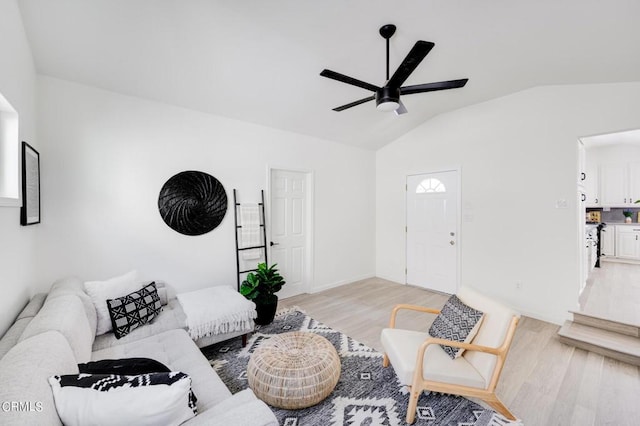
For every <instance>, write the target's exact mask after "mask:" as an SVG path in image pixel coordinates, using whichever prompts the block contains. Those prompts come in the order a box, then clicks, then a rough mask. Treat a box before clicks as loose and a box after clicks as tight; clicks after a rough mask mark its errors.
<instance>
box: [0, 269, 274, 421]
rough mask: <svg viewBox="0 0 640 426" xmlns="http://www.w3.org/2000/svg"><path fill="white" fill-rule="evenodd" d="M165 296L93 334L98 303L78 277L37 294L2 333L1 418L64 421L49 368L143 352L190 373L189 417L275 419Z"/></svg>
mask: <svg viewBox="0 0 640 426" xmlns="http://www.w3.org/2000/svg"><path fill="white" fill-rule="evenodd" d="M167 302H168V303H167V304H166V305H165V306H164V310H163V312H162V313H161V314H160V315H159V316H158V318H156V319H155V320H154V322H153V323H151V324H147V325H145V326H142V327H140V328H138V329H136V330H134V331H133V332H131V333H130V334H129V335H127V336H125V337H123V338H122V339H119V340H118V339H116V338H115V336H114V335H113V333H107V334H104V335H101V336H97V337H96V336H95V330H96V323H97V319H96V311H95V307H94V305H93V303H92V302H91V299H90V298H89V297H88V296H87V294H86V293H85V292H84V291H83V284H82V281H80V280H79V279H78V278H67V279H63V280H60V281H57V282H56V283H54V284H53V286H52V287H51V290H50V292H49V294H47V295H44V294H39V295H36V296H35V297H34V298H33V299H32V300H31V301H30V303H29V304H28V305H27V306H26V307H25V308H24V309H23V311H22V312H21V313H20V315H18V318H17V319H16V321H15V323H14V324H13V325H12V327H11V328H10V329H9V330H8V331H7V333H5V335H4V336H3V338H2V339H0V403H3V404H4V405H3V407H2V409H0V424H2V425H60V424H61V421H60V419H59V417H58V414H57V412H56V408H55V404H54V400H53V394H52V392H51V389H50V386H49V383H48V381H47V379H48V378H49V377H50V376H53V375H63V374H78V365H77V364H79V363H85V362H88V361H95V360H100V359H118V358H130V357H144V358H152V359H155V360H157V361H159V362H161V363H163V364H165V365H166V366H168V367H169V368H170V369H171V370H172V371H181V372H183V373H186V374H188V375H189V376H190V377H191V380H192V389H193V392H194V393H195V395H196V396H197V398H198V402H197V408H198V415H197V416H196V417H194V418H192V419H191V420H189V421H187V422H185V423H184V424H185V425H238V426H241V425H247V426H253V425H265V426H267V425H273V426H277V425H278V421H277V419H276V417H275V416H274V414H273V412H272V411H271V410H270V409H269V407H268V406H267V405H266V404H265V403H264V402H262V401H260V400H259V399H257V398H256V397H255V395H254V394H253V393H252V391H251V390H250V389H247V390H244V391H241V392H238V393H237V394H235V395H232V394H231V392H230V391H229V390H228V389H227V387H226V386H225V385H224V383H223V382H222V381H221V380H220V378H219V377H218V375H217V374H216V373H215V371H214V370H213V368H212V367H211V365H210V364H209V362H208V361H207V359H206V358H205V357H204V355H202V353H201V352H200V350H199V349H198V346H197V345H196V343H195V342H193V341H192V340H191V339H190V337H189V335H188V333H187V332H186V331H185V330H184V328H183V327H184V314H183V313H182V310H181V309H180V305H179V303H177V301H176V300H175V299H174V298H171V297H170V298H169V300H168V301H167ZM7 402H8V403H16V402H17V403H19V404H20V405H19V406H18V408H16V407H14V408H11V407H10V406H9V405H7V404H6V403H7Z"/></svg>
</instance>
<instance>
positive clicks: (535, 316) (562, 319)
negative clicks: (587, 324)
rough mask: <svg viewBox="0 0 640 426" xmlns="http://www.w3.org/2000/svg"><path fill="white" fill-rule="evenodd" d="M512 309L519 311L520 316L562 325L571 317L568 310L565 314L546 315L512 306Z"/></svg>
mask: <svg viewBox="0 0 640 426" xmlns="http://www.w3.org/2000/svg"><path fill="white" fill-rule="evenodd" d="M513 309H515V310H516V311H517V312H520V315H522V316H525V317H529V318H533V319H537V320H540V321H544V322H548V323H551V324H556V325H562V324H564V322H565V321H566V320H568V319H571V313H569V311H567V312H566V315H559V316H555V315H546V314H542V315H541V314H538V313H535V312H531V311H528V310H526V309H519V308H513Z"/></svg>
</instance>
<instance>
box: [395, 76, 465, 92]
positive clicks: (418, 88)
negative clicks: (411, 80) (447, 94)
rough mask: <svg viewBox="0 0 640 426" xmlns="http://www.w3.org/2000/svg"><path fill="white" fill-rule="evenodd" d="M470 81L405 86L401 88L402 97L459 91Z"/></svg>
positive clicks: (463, 79)
mask: <svg viewBox="0 0 640 426" xmlns="http://www.w3.org/2000/svg"><path fill="white" fill-rule="evenodd" d="M467 81H469V79H468V78H462V79H460V80H449V81H438V82H436V83H426V84H416V85H415V86H405V87H401V88H400V94H401V95H411V94H414V93H424V92H435V91H437V90H448V89H457V88H459V87H464V85H465V84H467Z"/></svg>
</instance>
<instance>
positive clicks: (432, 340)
mask: <svg viewBox="0 0 640 426" xmlns="http://www.w3.org/2000/svg"><path fill="white" fill-rule="evenodd" d="M429 345H446V346H453V347H454V348H462V349H466V350H468V351H476V352H484V353H488V354H492V355H496V356H497V355H502V354H503V353H504V352H506V351H505V350H504V349H502V348H492V347H491V346H482V345H476V344H473V343H464V342H456V341H454V340H447V339H440V338H437V337H429V338H428V339H426V340H425V341H424V343H422V346H420V350H419V351H418V354H420V353H422V356H421V357H420V358H422V357H423V356H424V351H425V350H426V349H427V346H429ZM423 348H424V349H423Z"/></svg>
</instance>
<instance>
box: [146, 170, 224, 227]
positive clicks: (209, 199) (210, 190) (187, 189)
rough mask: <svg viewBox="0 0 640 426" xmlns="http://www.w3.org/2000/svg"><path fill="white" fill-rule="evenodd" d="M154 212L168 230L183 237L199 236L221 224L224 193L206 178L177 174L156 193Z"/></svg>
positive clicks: (218, 184)
mask: <svg viewBox="0 0 640 426" xmlns="http://www.w3.org/2000/svg"><path fill="white" fill-rule="evenodd" d="M158 209H159V210H160V216H162V219H163V220H164V222H165V223H166V224H167V225H169V227H171V229H173V230H175V231H177V232H179V233H181V234H184V235H202V234H206V233H207V232H209V231H212V230H213V229H215V228H216V227H217V226H218V225H220V222H222V219H223V218H224V215H225V214H226V213H227V193H226V192H225V190H224V187H223V186H222V184H221V183H220V181H218V179H216V178H214V177H213V176H211V175H210V174H207V173H203V172H196V171H191V170H190V171H186V172H181V173H178V174H177V175H175V176H172V177H171V178H170V179H169V180H168V181H167V182H166V183H165V184H164V186H163V187H162V189H161V190H160V196H159V197H158Z"/></svg>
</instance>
